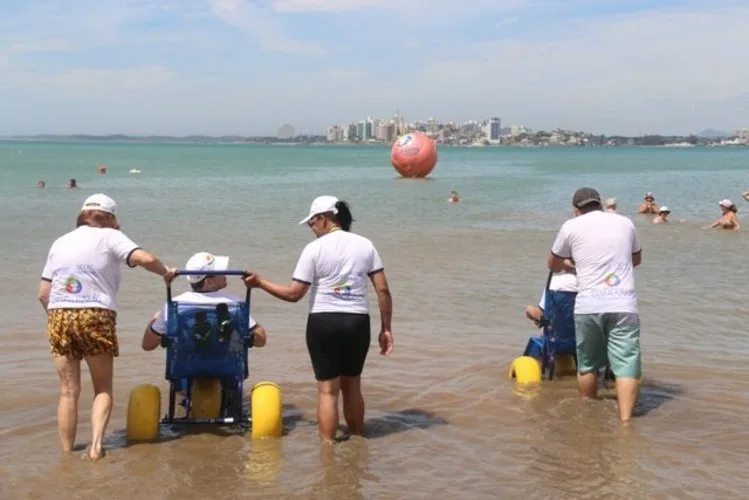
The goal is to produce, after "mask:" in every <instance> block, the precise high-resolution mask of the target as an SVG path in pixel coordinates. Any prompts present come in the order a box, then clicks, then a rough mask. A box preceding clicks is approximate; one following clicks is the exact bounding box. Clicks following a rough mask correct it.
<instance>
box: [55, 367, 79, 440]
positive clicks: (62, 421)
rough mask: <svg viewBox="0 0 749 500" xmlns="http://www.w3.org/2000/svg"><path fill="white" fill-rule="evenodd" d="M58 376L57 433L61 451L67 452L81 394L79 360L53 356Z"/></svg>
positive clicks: (73, 434)
mask: <svg viewBox="0 0 749 500" xmlns="http://www.w3.org/2000/svg"><path fill="white" fill-rule="evenodd" d="M55 369H56V370H57V375H58V377H59V378H60V401H59V402H58V403H57V433H58V434H59V436H60V445H61V446H62V451H63V452H65V453H69V452H71V451H72V450H73V445H74V444H75V435H76V433H77V432H78V400H79V398H80V396H81V362H80V361H78V360H76V359H73V358H71V357H69V356H57V357H55Z"/></svg>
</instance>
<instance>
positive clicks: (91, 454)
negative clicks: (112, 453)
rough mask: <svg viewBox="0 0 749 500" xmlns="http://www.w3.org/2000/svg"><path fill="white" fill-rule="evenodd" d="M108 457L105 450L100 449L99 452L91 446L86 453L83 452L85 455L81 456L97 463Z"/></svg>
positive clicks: (87, 447)
mask: <svg viewBox="0 0 749 500" xmlns="http://www.w3.org/2000/svg"><path fill="white" fill-rule="evenodd" d="M104 456H106V452H105V451H104V448H100V449H99V450H94V449H93V448H92V447H91V445H89V446H86V451H84V452H83V455H81V458H82V459H84V460H85V459H87V458H88V459H89V460H91V461H93V462H96V461H98V460H100V459H102V458H104Z"/></svg>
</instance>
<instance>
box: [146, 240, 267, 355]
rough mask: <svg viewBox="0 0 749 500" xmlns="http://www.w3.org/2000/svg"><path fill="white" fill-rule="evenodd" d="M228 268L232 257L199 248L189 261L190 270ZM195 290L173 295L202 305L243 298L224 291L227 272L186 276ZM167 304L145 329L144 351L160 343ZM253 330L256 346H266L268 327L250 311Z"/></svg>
mask: <svg viewBox="0 0 749 500" xmlns="http://www.w3.org/2000/svg"><path fill="white" fill-rule="evenodd" d="M228 268H229V257H226V256H220V255H213V254H210V253H208V252H198V253H196V254H195V255H193V256H192V257H190V260H188V261H187V264H186V265H185V270H187V271H225V270H227V269H228ZM185 278H186V279H187V281H188V282H189V283H190V286H191V287H192V290H191V291H189V292H185V293H183V294H180V295H178V296H177V297H174V299H172V300H174V301H175V302H183V303H187V304H199V305H219V304H228V303H236V302H242V299H240V298H238V297H236V296H235V295H232V294H231V293H228V292H225V291H222V290H223V289H224V288H226V276H224V275H214V276H205V275H194V274H188V275H186V276H185ZM167 307H168V306H167V304H164V307H162V308H161V309H159V310H158V311H157V312H156V313H154V315H153V318H152V319H151V321H149V322H148V326H147V327H146V331H145V332H144V333H143V341H142V343H141V347H142V348H143V350H145V351H152V350H154V349H156V348H157V347H159V345H160V344H161V337H163V336H164V335H165V334H166V332H167V327H166V318H167ZM249 325H250V334H251V336H252V339H253V343H252V346H253V347H263V346H265V343H266V341H267V334H266V331H265V328H263V327H262V326H261V325H259V324H258V323H257V322H256V321H255V319H254V318H253V317H252V315H250V322H249Z"/></svg>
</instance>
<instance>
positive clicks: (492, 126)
mask: <svg viewBox="0 0 749 500" xmlns="http://www.w3.org/2000/svg"><path fill="white" fill-rule="evenodd" d="M484 133H485V134H486V138H487V139H489V140H490V141H498V140H499V138H500V137H501V136H502V120H500V119H499V118H498V117H496V116H494V117H492V118H489V120H487V122H486V125H485V126H484Z"/></svg>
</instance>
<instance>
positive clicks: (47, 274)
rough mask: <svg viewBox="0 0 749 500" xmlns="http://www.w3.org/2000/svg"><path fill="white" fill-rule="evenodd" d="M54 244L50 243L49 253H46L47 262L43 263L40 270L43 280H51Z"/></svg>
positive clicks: (53, 269)
mask: <svg viewBox="0 0 749 500" xmlns="http://www.w3.org/2000/svg"><path fill="white" fill-rule="evenodd" d="M54 257H55V245H54V244H52V247H51V248H50V249H49V253H48V254H47V262H46V263H45V264H44V269H43V270H42V279H43V280H44V281H52V275H53V274H54V272H55V261H54Z"/></svg>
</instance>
